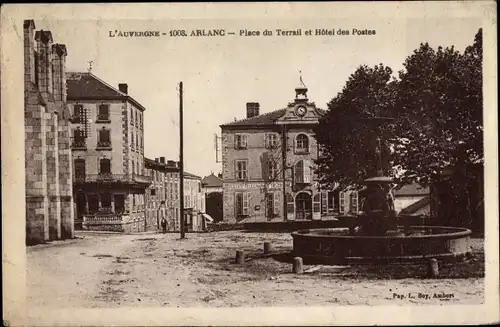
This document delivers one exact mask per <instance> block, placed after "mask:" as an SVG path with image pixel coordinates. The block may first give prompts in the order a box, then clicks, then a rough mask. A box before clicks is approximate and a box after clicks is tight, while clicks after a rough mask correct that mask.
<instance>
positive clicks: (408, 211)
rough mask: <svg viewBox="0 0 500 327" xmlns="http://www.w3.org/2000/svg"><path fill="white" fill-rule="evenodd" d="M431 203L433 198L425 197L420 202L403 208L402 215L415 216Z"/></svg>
mask: <svg viewBox="0 0 500 327" xmlns="http://www.w3.org/2000/svg"><path fill="white" fill-rule="evenodd" d="M430 203H431V198H430V197H429V196H425V197H423V198H422V199H420V200H418V201H417V202H415V203H412V204H410V205H409V206H407V207H406V208H403V210H401V212H400V214H407V215H409V214H413V213H415V212H417V211H418V210H420V209H422V208H424V207H425V206H427V205H429V204H430Z"/></svg>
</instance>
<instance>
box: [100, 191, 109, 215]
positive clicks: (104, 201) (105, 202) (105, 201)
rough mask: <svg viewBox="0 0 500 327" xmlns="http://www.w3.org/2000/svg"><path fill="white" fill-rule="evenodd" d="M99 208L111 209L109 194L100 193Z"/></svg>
mask: <svg viewBox="0 0 500 327" xmlns="http://www.w3.org/2000/svg"><path fill="white" fill-rule="evenodd" d="M101 209H102V210H109V211H111V194H109V193H101Z"/></svg>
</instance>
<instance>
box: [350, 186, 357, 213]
mask: <svg viewBox="0 0 500 327" xmlns="http://www.w3.org/2000/svg"><path fill="white" fill-rule="evenodd" d="M351 211H353V212H358V191H352V193H351Z"/></svg>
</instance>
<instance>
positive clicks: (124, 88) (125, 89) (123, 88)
mask: <svg viewBox="0 0 500 327" xmlns="http://www.w3.org/2000/svg"><path fill="white" fill-rule="evenodd" d="M118 90H120V92H122V93H125V94H128V85H127V84H126V83H120V84H118Z"/></svg>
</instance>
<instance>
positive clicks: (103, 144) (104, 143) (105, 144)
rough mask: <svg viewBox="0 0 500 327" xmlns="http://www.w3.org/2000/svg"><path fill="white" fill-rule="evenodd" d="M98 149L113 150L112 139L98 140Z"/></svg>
mask: <svg viewBox="0 0 500 327" xmlns="http://www.w3.org/2000/svg"><path fill="white" fill-rule="evenodd" d="M96 149H97V150H111V142H110V141H99V142H97V148H96Z"/></svg>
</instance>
